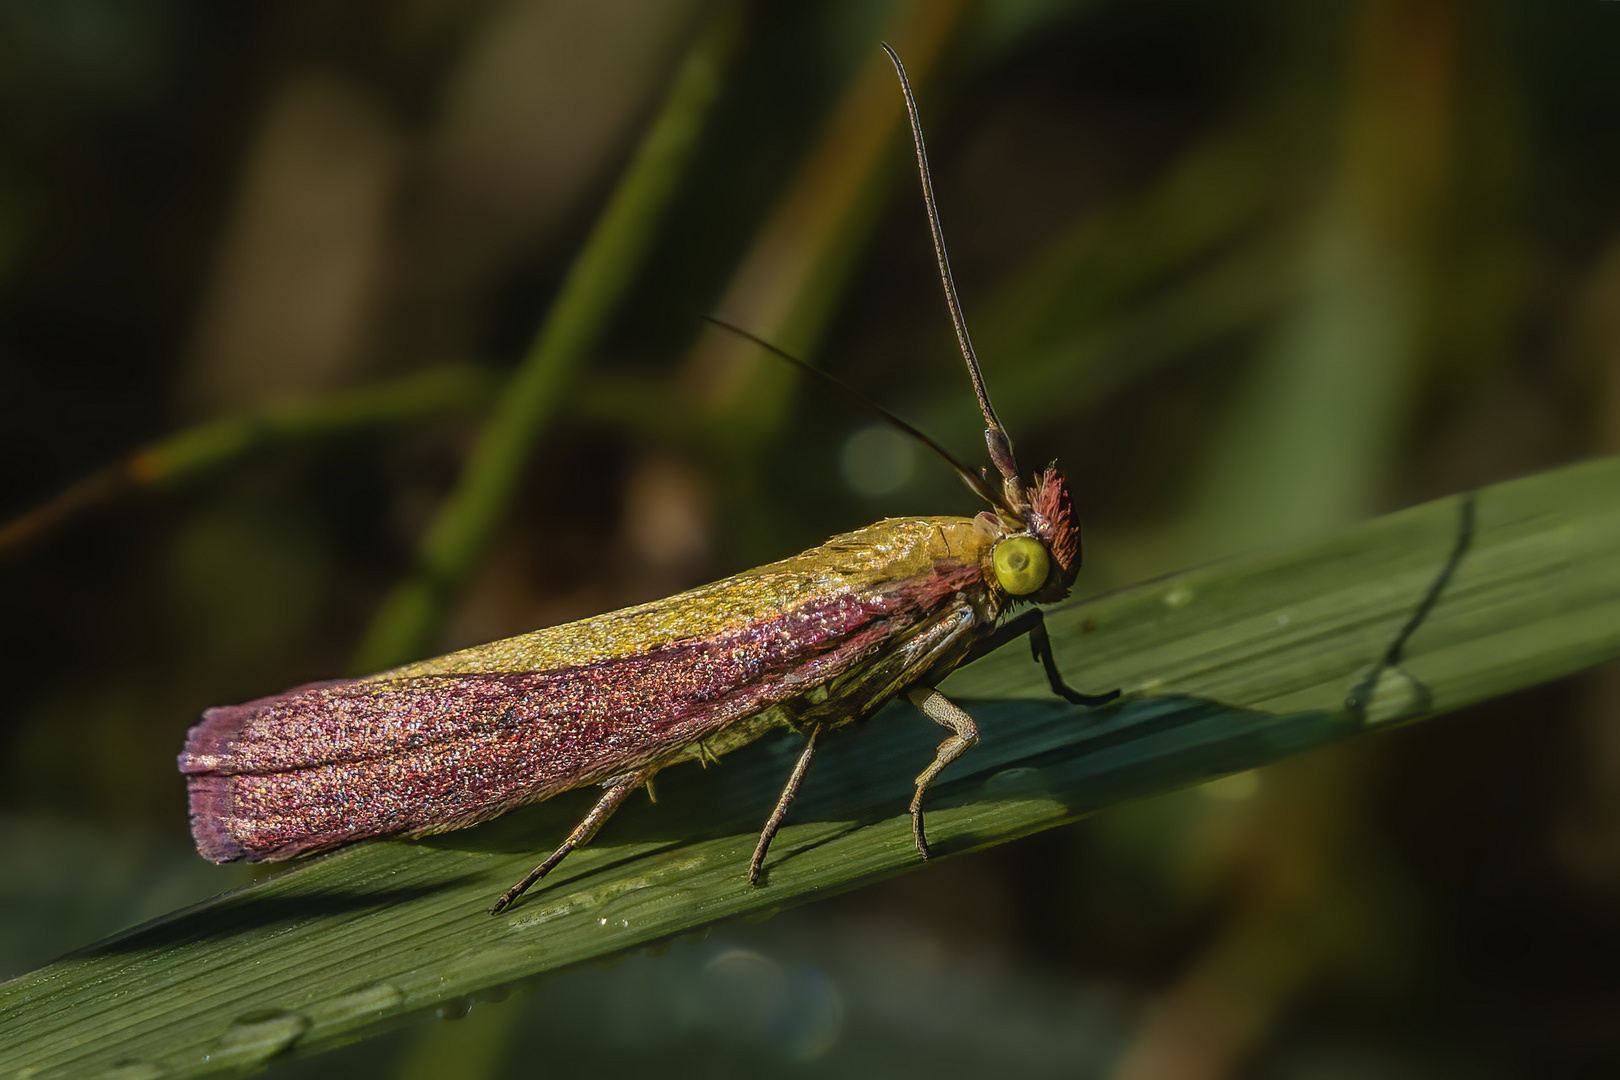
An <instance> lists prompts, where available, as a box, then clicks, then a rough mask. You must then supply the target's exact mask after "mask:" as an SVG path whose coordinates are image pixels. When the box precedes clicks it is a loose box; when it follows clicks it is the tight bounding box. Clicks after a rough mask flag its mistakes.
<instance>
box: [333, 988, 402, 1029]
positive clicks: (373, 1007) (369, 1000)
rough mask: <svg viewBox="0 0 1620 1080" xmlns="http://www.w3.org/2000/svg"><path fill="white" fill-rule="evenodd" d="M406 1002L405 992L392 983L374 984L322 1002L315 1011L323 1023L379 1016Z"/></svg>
mask: <svg viewBox="0 0 1620 1080" xmlns="http://www.w3.org/2000/svg"><path fill="white" fill-rule="evenodd" d="M404 1001H405V991H403V990H401V989H400V988H399V987H397V986H395V985H393V984H392V983H386V982H374V983H371V984H370V985H368V986H362V987H361V988H360V989H358V990H355V991H352V992H350V993H347V994H344V995H343V996H341V997H336V998H333V999H332V1000H331V1001H326V1002H322V1003H321V1004H320V1005H319V1006H317V1007H316V1008H315V1009H314V1010H313V1011H315V1012H317V1013H318V1014H319V1015H320V1019H321V1021H322V1022H323V1023H331V1022H334V1021H338V1022H341V1021H344V1020H353V1019H358V1018H360V1017H369V1016H379V1015H381V1014H382V1013H385V1012H387V1011H389V1010H390V1009H394V1008H397V1007H398V1006H399V1005H401V1004H403V1003H404Z"/></svg>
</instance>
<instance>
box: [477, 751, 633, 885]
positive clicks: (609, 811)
mask: <svg viewBox="0 0 1620 1080" xmlns="http://www.w3.org/2000/svg"><path fill="white" fill-rule="evenodd" d="M657 771H658V770H657V769H643V770H641V771H640V772H633V773H626V774H625V775H623V776H616V777H614V778H613V779H612V780H609V781H608V782H607V784H606V785H604V786H606V788H607V790H606V791H605V792H603V793H602V797H601V798H600V799H598V800H597V801H596V805H595V806H593V807H591V812H590V813H588V814H586V815H585V817H584V820H582V821H581V822H580V823H579V824H578V825H577V826H575V827H574V831H573V832H571V833H569V834H568V839H566V840H564V841H563V842H562V843H561V844H560V845H559V846H558V848H557V850H556V851H553V852H552V853H551V854H550V855H547V856H546V858H545V861H544V862H542V863H541V864H540V865H539V866H537V867H535V868H534V869H533V870H530V871H529V873H528V875H527V876H526V877H525V878H524V879H523V880H522V881H520V882H518V883H517V884H516V885H513V886H512V887H511V888H510V889H507V890H506V891H505V892H504V893H502V894H501V898H500V899H499V900H497V901H495V904H494V906H493V907H491V908H490V909H489V913H490V914H491V915H498V914H500V912H501V911H502V910H503V909H505V908H506V907H508V906H510V905H511V903H512V901H514V900H516V899H517V898H518V897H520V896H522V895H523V894H524V893H525V892H526V891H528V888H529V886H530V885H533V884H534V883H535V882H537V881H539V880H540V879H541V878H543V877H545V876H546V875H547V874H549V873H551V871H552V868H553V867H555V866H556V865H557V864H558V863H560V862H562V861H563V857H564V856H566V855H567V854H568V853H569V852H570V851H573V850H574V849H575V848H577V847H582V846H584V845H585V844H588V843H590V842H591V837H593V836H595V835H596V831H597V830H598V829H600V828H601V827H602V823H603V822H605V821H607V819H608V818H610V817H612V816H613V811H615V810H617V809H618V808H619V804H620V803H622V802H624V800H625V799H627V798H629V796H630V793H631V792H632V791H634V790H636V788H638V787H641V786H642V785H643V784H645V783H647V782H648V781H649V780H651V779H652V778H653V774H654V773H655V772H657Z"/></svg>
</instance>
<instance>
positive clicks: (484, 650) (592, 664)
mask: <svg viewBox="0 0 1620 1080" xmlns="http://www.w3.org/2000/svg"><path fill="white" fill-rule="evenodd" d="M883 48H884V50H885V52H887V53H888V56H889V59H890V60H891V61H892V62H893V64H894V69H895V73H896V75H897V76H898V77H899V81H900V88H901V92H902V94H903V96H904V98H905V106H906V113H907V117H908V118H909V121H910V126H911V134H912V141H913V144H914V146H915V149H916V157H917V171H918V175H919V177H920V178H921V182H922V192H923V202H924V206H925V208H926V210H927V216H928V224H929V228H930V231H931V233H932V236H933V243H934V254H935V258H936V261H937V262H938V265H939V272H940V278H941V281H942V283H943V285H944V291H945V300H946V306H947V308H948V309H949V311H950V316H951V321H952V323H953V325H954V327H955V330H956V338H957V343H958V344H959V346H960V347H961V351H962V357H963V360H964V362H965V363H966V365H967V370H968V375H969V377H970V378H971V380H972V382H973V389H974V393H975V394H976V396H977V397H978V401H979V406H980V408H981V410H982V412H983V414H984V421H985V426H986V430H985V441H986V444H987V446H988V448H989V455H990V462H991V464H992V465H993V466H994V468H995V471H996V473H997V474H998V476H999V480H1000V483H999V485H997V484H996V483H994V482H993V481H992V480H991V475H990V472H989V470H974V469H972V468H969V467H968V466H966V465H964V464H962V463H961V462H959V461H957V460H956V459H955V458H953V457H951V455H950V454H949V453H947V452H946V451H945V450H944V449H942V448H941V447H940V446H939V445H938V444H937V443H935V442H933V440H931V439H929V438H927V436H925V435H922V434H921V433H920V432H918V431H917V430H916V429H915V428H912V427H911V426H910V425H908V424H906V423H904V422H903V421H900V420H898V419H896V418H894V417H892V416H888V414H887V413H883V415H884V416H885V417H887V418H888V419H890V420H891V421H893V422H894V423H896V424H898V425H899V426H900V427H902V428H903V429H905V430H906V431H908V432H909V433H911V434H912V435H914V436H916V437H917V438H919V439H921V440H922V441H923V442H924V443H926V444H927V445H929V446H930V447H931V448H932V449H934V450H935V451H936V452H937V453H939V454H940V455H941V456H942V457H944V458H945V460H947V461H948V462H950V463H951V465H952V467H953V468H955V469H956V471H957V473H958V474H959V475H960V476H961V477H962V478H963V480H964V481H965V482H966V483H967V484H968V486H969V487H970V488H972V489H973V491H975V492H976V493H977V494H978V495H979V496H980V497H982V498H983V499H984V500H985V501H986V502H987V503H988V504H989V506H990V509H988V510H986V511H983V512H981V513H979V514H978V515H977V516H976V517H914V518H890V519H887V520H884V521H879V522H878V523H876V524H874V525H869V526H867V527H866V528H864V529H860V530H857V531H855V532H852V533H848V534H846V535H843V536H837V537H834V538H833V539H831V540H829V541H827V542H826V543H825V544H822V545H821V546H820V547H816V548H812V549H810V550H809V551H806V552H804V553H802V554H800V555H796V556H794V557H792V558H789V559H783V560H782V561H780V562H776V563H771V564H769V565H767V566H761V567H758V568H756V569H753V570H748V571H746V572H744V573H741V574H737V575H736V576H734V577H729V578H726V579H724V580H722V581H717V582H714V583H713V584H711V585H705V586H702V587H701V588H697V589H693V590H691V591H689V592H685V593H681V594H680V595H678V596H672V597H669V598H668V599H664V600H657V601H654V602H652V603H648V604H642V605H640V606H639V607H631V608H626V609H624V610H621V611H614V612H609V613H608V614H605V615H598V616H596V617H594V618H588V619H583V620H580V621H579V622H574V623H569V624H567V625H564V626H555V627H550V628H548V629H544V630H536V631H534V632H533V633H529V634H524V635H521V636H519V637H514V638H508V639H506V640H503V641H496V642H492V643H490V644H487V645H480V646H478V647H476V648H471V649H466V650H463V651H461V652H457V653H452V654H450V655H448V656H441V657H437V658H435V659H432V660H423V661H421V662H419V663H414V664H407V665H405V666H404V667H399V668H395V669H393V670H391V671H384V672H381V673H379V674H376V675H371V676H367V677H364V678H359V679H344V680H335V681H331V682H322V683H312V684H309V685H306V686H300V687H296V688H294V689H292V690H288V691H286V692H284V693H281V694H276V695H273V696H271V697H266V698H260V699H258V700H256V701H250V702H247V703H246V704H242V705H229V706H223V707H219V708H212V709H208V710H207V711H205V712H204V713H203V716H202V720H201V721H200V722H199V723H198V724H197V725H196V726H194V727H193V728H192V729H191V731H190V733H189V734H188V736H187V738H186V745H185V750H184V752H182V753H181V754H180V759H179V763H180V771H181V773H183V774H184V775H185V777H186V783H187V787H188V790H189V797H190V810H191V828H192V835H193V837H194V838H195V840H196V842H197V849H198V851H199V852H201V853H202V855H203V856H204V857H206V858H209V859H212V860H214V861H215V862H228V861H232V860H236V859H246V860H248V861H252V862H258V861H263V860H275V859H287V858H291V857H293V856H296V855H303V854H307V853H311V852H317V851H324V850H328V849H330V848H335V847H339V846H341V845H344V844H348V843H351V842H354V841H356V840H363V839H368V838H372V837H384V836H406V837H415V836H425V835H428V834H431V833H439V832H445V831H448V830H451V829H460V828H464V827H466V826H469V825H473V824H476V823H478V822H481V821H485V820H487V819H489V818H492V817H495V816H496V815H498V814H501V813H504V812H505V811H507V810H510V809H512V808H513V807H517V806H522V805H524V804H526V803H532V802H536V801H538V800H541V799H547V798H550V797H551V796H553V795H557V794H560V793H561V792H565V791H571V790H573V789H575V788H581V787H586V786H591V785H599V786H600V787H601V788H602V789H603V790H602V795H601V797H600V798H599V799H598V800H597V802H596V805H595V806H594V807H593V808H592V809H591V811H590V812H589V813H588V814H586V815H585V818H584V820H583V821H581V822H580V823H579V825H578V826H577V827H576V828H575V829H574V830H573V831H572V832H571V833H569V835H568V837H567V838H566V839H565V840H563V842H562V843H561V844H560V845H559V846H558V847H557V849H556V850H555V851H553V852H552V853H551V854H550V855H548V856H547V857H546V858H545V859H544V861H542V862H541V863H540V864H539V865H538V866H536V867H535V868H534V870H533V871H532V872H530V873H529V874H528V875H527V876H526V877H524V878H523V880H521V881H519V882H518V883H517V884H515V885H513V886H512V887H511V888H510V889H508V890H507V891H506V893H505V894H504V895H502V896H501V897H500V898H499V899H498V900H497V901H496V902H495V904H494V906H493V907H492V908H490V912H491V914H495V913H498V912H500V911H501V910H503V909H504V908H506V907H507V906H508V905H510V904H511V903H512V902H513V901H515V900H516V899H517V898H518V897H519V896H521V895H522V894H523V892H524V891H525V890H527V889H528V888H529V887H530V886H531V885H533V884H534V883H535V882H536V881H538V880H540V878H542V877H544V876H545V875H546V873H547V872H549V871H550V870H551V869H552V868H553V867H555V866H556V865H557V864H558V863H559V862H561V861H562V859H563V858H564V857H565V856H567V854H568V853H569V852H570V851H572V850H574V849H575V848H576V847H579V846H581V845H583V844H585V843H587V842H589V841H590V839H591V838H592V837H593V836H594V835H595V834H596V832H597V830H598V829H600V828H601V827H602V823H603V822H605V821H606V820H607V819H608V818H609V817H610V816H611V815H612V814H613V812H614V810H616V809H617V808H618V807H619V805H620V804H621V803H623V802H624V800H625V799H626V797H628V796H629V795H630V794H631V792H633V791H635V790H636V789H637V788H640V787H642V786H645V785H649V784H650V782H651V781H652V779H653V776H654V775H655V774H656V773H657V772H658V771H659V770H661V769H664V768H667V767H669V766H671V765H674V764H677V763H678V762H682V761H702V762H705V763H707V762H710V761H713V760H715V759H718V758H719V757H720V756H722V755H724V754H726V753H728V752H730V751H732V750H735V749H737V748H738V747H741V746H743V745H745V744H747V743H750V742H752V741H753V740H755V739H757V738H759V737H760V736H761V735H763V734H765V733H766V732H768V731H771V730H773V729H777V728H781V727H787V728H790V729H792V730H793V731H795V732H798V733H799V734H801V735H803V737H804V740H805V743H804V750H803V752H802V753H801V754H800V755H799V758H798V761H797V763H796V764H795V765H794V767H793V771H792V773H791V774H790V775H789V777H788V780H787V784H786V786H785V787H784V788H783V789H782V794H781V797H780V798H779V799H778V800H777V802H776V806H775V809H773V810H772V811H771V814H770V817H769V818H768V819H767V821H766V822H765V826H764V828H763V829H762V830H761V832H760V836H759V844H758V846H757V847H756V848H755V850H754V856H753V859H752V860H751V861H750V862H749V865H748V879H749V881H750V882H752V883H754V884H758V882H759V879H760V873H761V870H762V869H763V867H764V864H765V857H766V853H767V851H768V850H769V848H770V844H771V838H772V837H773V836H774V835H775V834H776V831H777V829H778V828H779V827H780V826H781V824H782V820H783V818H784V817H785V815H786V814H787V811H788V807H789V806H790V805H791V804H792V802H793V799H794V796H795V794H796V793H797V792H798V790H799V786H800V784H801V783H802V782H803V780H804V777H805V773H806V771H807V770H808V769H809V767H810V762H811V759H812V758H813V757H814V756H815V752H816V748H817V746H818V745H820V742H821V740H822V739H823V737H825V736H826V735H827V734H828V733H829V732H832V731H834V730H837V729H839V728H843V727H848V726H850V725H852V724H857V723H859V722H861V721H863V720H865V719H866V718H868V717H870V716H871V715H872V714H873V713H875V712H876V711H877V710H878V709H879V708H881V707H882V706H883V705H884V704H886V703H887V702H888V701H890V700H891V699H893V698H894V697H896V696H898V695H902V694H903V695H904V696H905V697H906V698H907V699H909V700H910V701H911V702H912V703H913V704H914V705H916V706H917V708H919V709H920V710H921V711H922V712H923V713H924V714H925V715H926V716H928V718H929V719H931V720H933V721H934V722H936V723H938V724H940V725H942V726H943V727H945V728H947V729H949V731H950V735H949V737H947V738H946V739H945V741H944V742H942V743H940V745H939V749H938V751H937V752H936V753H935V755H934V759H933V761H932V762H931V763H930V764H929V765H928V767H927V768H925V769H924V770H923V771H922V773H921V775H919V776H918V777H917V788H916V794H915V796H914V797H913V798H912V800H911V819H912V831H913V834H914V837H915V840H916V845H917V850H918V851H919V852H921V854H922V856H923V857H924V858H927V857H928V855H929V851H928V842H927V838H926V835H925V833H924V828H923V799H924V796H925V795H926V794H927V791H928V788H929V785H930V784H932V783H933V782H934V780H935V778H937V777H938V776H939V774H940V773H941V772H942V771H943V770H944V769H945V767H946V766H948V765H949V764H950V763H951V762H952V761H954V760H956V758H957V757H959V756H961V754H963V753H964V752H965V751H966V750H967V749H968V748H969V747H971V746H972V745H973V744H974V743H975V742H976V741H977V740H978V738H979V733H978V729H977V727H976V726H975V725H974V722H973V718H972V717H971V716H969V715H968V714H967V713H966V712H965V711H963V710H962V709H961V708H960V707H958V706H957V705H956V704H954V703H953V702H951V701H949V700H948V699H946V697H945V696H944V695H943V694H941V693H940V692H939V691H938V690H937V689H935V688H934V684H935V683H936V682H938V681H939V680H940V679H941V678H943V677H944V676H945V675H946V674H947V673H948V672H950V671H951V670H952V669H954V668H956V667H958V666H959V665H961V664H964V663H967V662H969V661H971V660H973V659H975V658H976V657H979V656H981V655H983V654H985V653H987V652H989V651H991V650H993V649H997V648H999V647H1001V646H1002V645H1004V644H1006V643H1008V642H1009V641H1011V640H1013V639H1014V638H1018V637H1021V636H1024V635H1028V637H1029V640H1030V644H1031V647H1032V650H1033V653H1034V656H1035V659H1036V660H1038V661H1039V662H1040V663H1041V664H1042V665H1043V666H1044V668H1045V671H1046V676H1047V679H1048V681H1049V682H1050V684H1051V687H1052V690H1053V691H1054V692H1055V693H1056V694H1058V695H1060V696H1062V697H1064V698H1066V699H1068V700H1069V701H1071V702H1074V703H1076V704H1079V705H1100V704H1104V703H1106V702H1108V701H1110V700H1112V699H1113V698H1114V697H1115V696H1117V692H1116V693H1113V694H1102V695H1087V694H1082V693H1079V692H1077V691H1075V690H1073V689H1071V688H1070V687H1069V686H1068V685H1067V684H1066V683H1065V682H1064V681H1063V677H1062V675H1061V674H1060V672H1059V671H1058V667H1057V663H1056V660H1055V658H1054V657H1053V654H1052V645H1051V641H1050V639H1049V638H1048V636H1047V632H1046V624H1045V622H1044V619H1043V617H1042V614H1041V610H1040V608H1039V607H1038V606H1033V607H1030V608H1028V609H1027V610H1024V611H1022V613H1018V614H1014V612H1015V609H1016V608H1018V606H1019V605H1021V604H1032V605H1040V604H1047V603H1051V602H1053V601H1055V600H1060V599H1062V598H1063V597H1065V596H1067V595H1068V593H1069V589H1070V586H1071V585H1072V584H1073V582H1074V579H1075V575H1076V574H1077V573H1078V572H1079V570H1080V554H1081V545H1080V525H1079V521H1078V519H1077V517H1076V515H1075V508H1074V500H1073V498H1072V496H1071V494H1070V492H1069V487H1068V485H1067V483H1066V482H1065V480H1064V478H1063V475H1062V474H1061V473H1060V472H1059V471H1058V470H1057V468H1056V467H1055V466H1054V467H1048V468H1047V469H1045V470H1044V471H1043V472H1042V473H1040V474H1039V475H1037V476H1033V477H1032V478H1031V479H1030V481H1029V482H1026V481H1025V479H1024V478H1023V476H1022V474H1021V473H1020V472H1019V469H1018V465H1017V461H1016V460H1015V458H1014V456H1013V445H1012V440H1011V439H1010V438H1009V437H1008V435H1007V432H1006V430H1005V429H1004V428H1003V427H1002V425H1001V422H1000V420H999V419H997V417H996V413H995V410H994V409H993V408H992V406H991V404H990V398H989V396H988V394H987V393H986V391H985V386H984V379H983V376H982V375H981V374H980V371H979V363H978V359H977V357H976V356H975V354H974V352H973V345H972V343H971V341H970V340H969V338H968V332H967V324H966V322H965V320H964V319H963V316H962V309H961V304H960V302H959V301H958V299H957V295H956V287H955V284H954V283H953V281H952V278H951V271H950V263H949V260H948V259H947V257H946V252H945V242H944V238H943V234H942V232H941V228H940V221H939V211H938V207H937V206H936V203H935V199H934V191H933V183H932V181H931V179H930V177H929V170H928V155H927V152H926V150H925V149H924V146H923V136H922V126H921V123H920V121H919V118H918V113H917V103H916V98H915V96H914V95H913V94H912V90H911V86H910V83H909V81H908V80H907V78H906V72H905V67H904V66H903V65H902V64H901V62H900V57H899V56H898V55H897V54H896V53H895V52H894V50H893V49H891V48H890V47H889V46H888V45H884V46H883ZM739 332H743V333H746V332H745V331H739ZM747 336H749V337H751V338H752V337H753V336H752V335H747ZM753 340H755V341H756V342H758V343H759V344H761V345H763V346H765V347H766V348H769V349H771V350H772V351H774V352H778V353H780V350H777V349H775V347H774V346H771V345H770V344H769V343H767V342H764V341H761V340H760V339H758V338H753ZM781 355H784V356H786V354H785V353H781ZM788 359H789V360H793V358H792V357H788ZM793 362H794V363H796V364H797V363H799V361H797V360H793ZM801 366H805V365H801ZM811 370H814V369H811ZM877 411H879V412H880V413H882V410H877Z"/></svg>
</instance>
